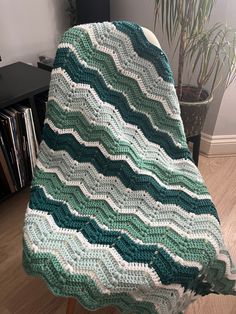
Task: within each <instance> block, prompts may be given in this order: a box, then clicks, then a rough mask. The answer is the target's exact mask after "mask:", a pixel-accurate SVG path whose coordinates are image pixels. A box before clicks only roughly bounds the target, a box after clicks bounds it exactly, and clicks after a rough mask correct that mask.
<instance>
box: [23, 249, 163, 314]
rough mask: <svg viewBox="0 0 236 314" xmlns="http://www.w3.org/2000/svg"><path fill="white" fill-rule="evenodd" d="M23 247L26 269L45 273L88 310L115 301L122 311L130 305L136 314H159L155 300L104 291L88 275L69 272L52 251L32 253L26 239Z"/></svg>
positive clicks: (62, 292)
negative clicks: (148, 300)
mask: <svg viewBox="0 0 236 314" xmlns="http://www.w3.org/2000/svg"><path fill="white" fill-rule="evenodd" d="M23 249H24V251H23V266H24V269H25V271H26V272H27V273H28V274H30V275H34V276H35V275H38V276H42V277H43V278H44V279H45V280H46V282H47V284H48V286H49V288H50V290H51V291H52V292H53V293H54V294H55V295H57V296H64V297H69V296H73V297H75V298H78V300H79V302H80V303H81V304H82V305H83V306H84V307H86V308H87V309H89V310H97V309H98V308H101V307H105V306H113V305H115V306H116V307H117V308H118V309H119V310H120V311H121V312H122V313H123V312H124V313H130V309H133V312H132V313H133V314H157V312H156V310H155V307H154V305H153V304H152V303H150V302H144V301H143V302H141V301H136V300H135V299H133V298H132V297H131V296H129V295H128V294H127V293H116V294H114V293H112V294H110V295H108V294H102V293H101V292H100V291H99V289H98V288H97V286H96V283H95V282H94V281H93V280H92V279H91V278H89V277H88V276H85V275H79V274H76V275H74V274H73V275H72V274H70V273H69V272H66V271H65V270H64V269H63V268H62V267H61V265H60V264H59V263H58V261H57V258H56V257H55V256H54V255H53V254H50V253H42V252H40V253H33V252H32V251H31V250H30V249H29V248H28V247H27V245H26V243H23Z"/></svg>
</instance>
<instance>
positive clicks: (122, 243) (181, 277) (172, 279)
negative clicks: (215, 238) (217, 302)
mask: <svg viewBox="0 0 236 314" xmlns="http://www.w3.org/2000/svg"><path fill="white" fill-rule="evenodd" d="M29 206H30V208H32V209H37V210H41V211H44V212H47V213H49V214H51V215H52V216H53V219H54V221H55V223H56V224H57V225H58V226H59V227H61V228H66V229H74V230H78V231H80V232H81V233H82V234H83V235H84V237H86V239H87V240H88V241H89V242H90V243H92V244H101V245H102V244H103V245H109V246H111V247H114V248H115V249H116V250H117V252H118V253H119V254H120V255H121V256H122V258H124V260H126V261H127V262H129V263H132V262H135V263H146V264H149V266H150V267H152V268H154V269H155V271H156V272H157V274H158V276H159V277H160V279H161V282H162V283H163V284H166V285H168V284H172V283H179V284H181V285H183V286H184V287H187V286H188V284H189V282H193V281H195V280H196V278H197V275H198V272H199V271H198V269H197V268H195V267H184V266H182V265H181V264H178V263H176V262H175V261H174V260H173V259H172V258H171V257H170V255H169V254H167V253H166V252H165V251H164V250H163V249H162V248H157V246H154V245H142V244H136V243H135V242H134V241H132V240H131V239H130V238H129V237H128V236H127V235H126V234H122V233H121V232H118V231H111V230H103V229H101V228H100V227H99V226H98V225H97V223H96V222H95V221H94V220H91V219H90V218H89V217H77V216H74V215H72V214H71V213H70V211H69V209H68V206H67V205H66V204H65V203H62V202H59V201H56V200H52V199H49V198H47V197H46V195H45V193H44V191H43V189H42V188H40V187H37V186H35V187H32V189H31V198H30V205H29ZM157 249H158V253H157V254H156V253H155V252H156V251H157Z"/></svg>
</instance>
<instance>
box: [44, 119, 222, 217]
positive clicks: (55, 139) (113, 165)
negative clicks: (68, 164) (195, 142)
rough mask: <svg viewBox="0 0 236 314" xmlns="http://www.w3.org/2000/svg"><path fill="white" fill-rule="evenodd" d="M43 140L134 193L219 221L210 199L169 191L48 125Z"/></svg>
mask: <svg viewBox="0 0 236 314" xmlns="http://www.w3.org/2000/svg"><path fill="white" fill-rule="evenodd" d="M43 137H44V140H45V142H46V144H47V145H48V147H49V148H51V149H53V150H54V151H56V150H66V151H67V152H68V153H69V154H70V156H71V157H72V158H73V159H75V160H77V161H78V162H81V163H85V162H90V163H91V164H92V165H93V166H94V167H95V168H96V170H97V171H98V172H99V173H102V174H103V175H105V176H116V177H117V178H119V179H120V180H121V182H122V183H123V184H124V185H125V186H126V187H127V188H130V189H131V190H134V191H145V192H147V193H149V194H150V195H151V196H152V197H153V198H154V199H155V200H157V201H159V202H161V203H163V204H175V205H179V206H181V207H182V208H183V209H185V210H186V211H187V212H193V213H195V214H211V215H214V216H215V217H216V218H217V219H218V215H217V213H216V209H215V207H214V205H213V203H212V202H211V200H209V199H204V200H198V199H195V198H192V197H191V196H190V195H188V194H187V193H185V192H183V191H176V190H169V189H166V188H164V187H162V186H160V185H159V184H158V183H157V182H156V181H155V179H154V178H152V177H151V176H148V175H142V174H137V173H135V172H134V171H133V169H132V168H131V167H130V166H129V164H128V163H127V162H126V161H121V160H110V159H108V158H106V157H105V156H104V155H103V154H102V152H101V151H100V150H99V148H98V147H86V146H84V145H82V144H80V143H79V142H78V141H77V140H76V139H75V138H74V136H73V135H71V134H60V135H58V134H57V133H55V132H54V131H53V130H52V129H51V128H50V126H49V125H48V124H46V125H45V126H44V132H43Z"/></svg>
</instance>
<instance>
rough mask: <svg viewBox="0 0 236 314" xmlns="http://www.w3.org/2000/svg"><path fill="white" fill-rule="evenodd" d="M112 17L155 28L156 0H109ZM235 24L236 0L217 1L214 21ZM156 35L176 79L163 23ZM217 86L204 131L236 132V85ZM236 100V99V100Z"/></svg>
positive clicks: (175, 67) (213, 133)
mask: <svg viewBox="0 0 236 314" xmlns="http://www.w3.org/2000/svg"><path fill="white" fill-rule="evenodd" d="M110 1H111V19H112V20H129V21H133V22H136V23H138V24H141V25H142V26H145V27H147V28H149V29H150V30H152V31H153V23H154V0H110ZM226 20H227V21H228V23H229V24H230V25H232V26H234V27H236V1H235V0H227V1H225V0H217V1H216V5H215V8H214V10H213V12H212V19H211V23H216V22H225V21H226ZM155 34H156V35H157V38H158V39H159V41H160V44H161V46H162V48H163V50H164V51H165V52H166V54H167V55H168V57H169V60H170V62H171V65H172V70H173V72H174V77H175V79H176V74H177V60H176V58H173V55H172V51H171V49H170V48H169V46H168V43H167V40H166V38H165V36H163V33H162V30H161V28H160V26H157V28H156V30H155ZM222 97H223V90H222V89H218V90H217V91H216V93H215V96H214V100H213V103H212V105H211V107H210V109H209V111H208V114H207V117H206V123H205V126H204V132H205V133H207V134H210V135H215V134H217V135H228V134H230V135H232V134H233V135H236V84H234V86H232V87H231V88H230V89H229V90H227V91H226V93H225V95H224V98H223V100H222ZM234 99H235V101H234Z"/></svg>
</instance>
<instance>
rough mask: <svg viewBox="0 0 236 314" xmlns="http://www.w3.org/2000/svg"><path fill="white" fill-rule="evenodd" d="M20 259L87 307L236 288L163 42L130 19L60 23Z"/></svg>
mask: <svg viewBox="0 0 236 314" xmlns="http://www.w3.org/2000/svg"><path fill="white" fill-rule="evenodd" d="M23 264H24V267H25V270H26V271H27V272H28V273H29V274H32V275H39V276H42V277H43V278H44V279H45V280H46V282H47V283H48V286H49V288H50V289H51V290H52V292H53V293H54V294H56V295H61V296H73V297H76V298H77V299H78V300H79V301H80V302H81V304H83V305H84V306H85V307H86V308H88V309H90V310H96V309H98V308H101V307H105V306H107V305H113V306H114V305H115V306H117V308H118V309H119V310H120V311H121V312H122V313H127V314H128V313H129V314H130V313H132V314H146V313H148V314H157V313H158V314H159V313H160V314H168V313H173V314H177V313H180V312H181V311H184V310H185V309H186V307H187V306H188V305H189V303H191V302H193V301H195V300H196V299H197V298H198V297H199V296H201V295H207V294H209V293H213V292H214V293H222V294H233V295H235V294H236V268H235V266H234V265H233V263H232V260H231V258H230V255H229V253H228V251H227V249H226V248H225V246H224V242H223V238H222V234H221V230H220V224H219V218H218V215H217V211H216V209H215V206H214V204H213V203H212V200H211V197H210V195H209V193H208V190H207V188H206V186H205V184H204V181H203V179H202V177H201V174H200V172H199V171H198V169H197V168H196V166H195V165H194V164H193V162H192V159H191V155H190V152H189V150H188V147H187V144H186V139H185V135H184V131H183V125H182V121H181V117H180V109H179V104H178V99H177V96H176V92H175V88H174V81H173V77H172V73H171V70H170V66H169V64H168V60H167V57H166V55H165V54H164V52H163V51H162V50H161V49H159V48H157V47H155V46H153V45H152V44H151V43H150V42H149V41H148V40H147V39H146V37H145V35H144V33H143V31H142V29H141V28H140V27H139V26H138V25H136V24H134V23H130V22H113V23H109V22H105V23H95V24H87V25H81V26H76V27H74V28H72V29H70V30H68V31H67V32H66V33H65V34H64V36H63V38H62V41H61V43H60V45H59V47H58V50H57V55H56V60H55V65H54V70H53V71H52V76H51V84H50V91H49V99H48V103H47V116H46V120H45V125H44V129H43V140H42V143H41V144H40V152H39V155H38V159H37V163H36V168H35V173H34V179H33V182H32V186H31V193H30V202H29V206H28V209H27V212H26V216H25V225H24V254H23Z"/></svg>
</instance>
